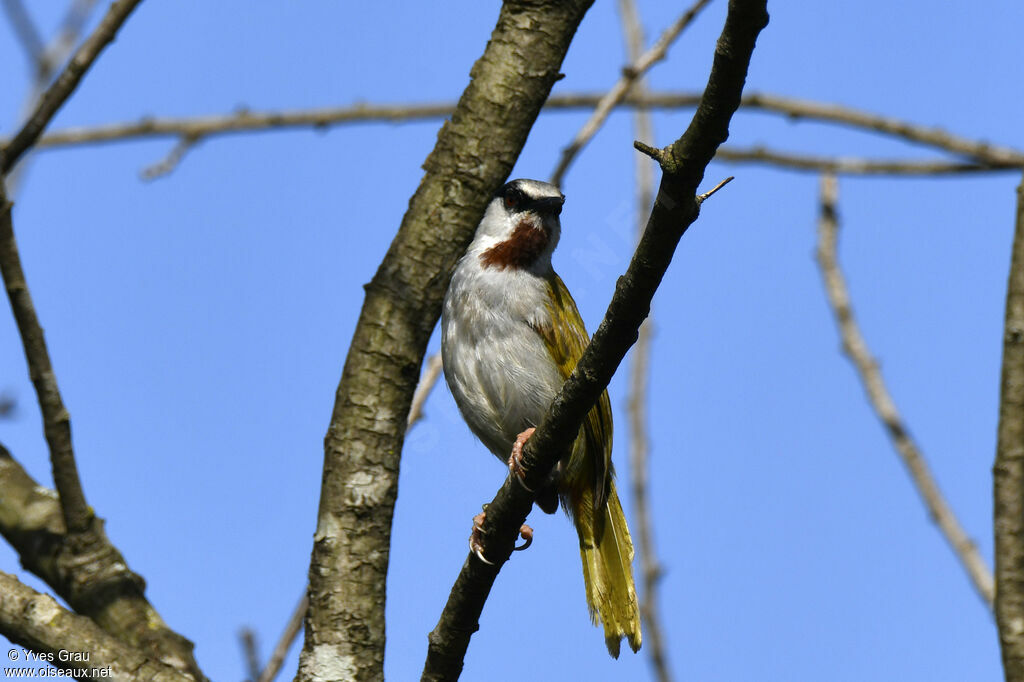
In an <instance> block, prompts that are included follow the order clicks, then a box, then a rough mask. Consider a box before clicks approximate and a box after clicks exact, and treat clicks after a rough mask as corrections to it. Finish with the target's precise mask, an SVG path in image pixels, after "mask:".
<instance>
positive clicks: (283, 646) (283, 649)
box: [253, 592, 309, 682]
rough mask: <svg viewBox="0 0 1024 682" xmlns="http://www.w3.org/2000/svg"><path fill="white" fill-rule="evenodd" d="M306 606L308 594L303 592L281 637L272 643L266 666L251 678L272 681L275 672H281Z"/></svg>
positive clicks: (260, 681) (304, 617)
mask: <svg viewBox="0 0 1024 682" xmlns="http://www.w3.org/2000/svg"><path fill="white" fill-rule="evenodd" d="M308 608H309V595H308V594H307V593H306V592H303V593H302V598H301V599H299V603H298V604H296V606H295V611H293V612H292V617H291V618H289V619H288V624H287V625H285V628H284V632H282V633H281V638H280V639H279V640H277V644H276V645H274V651H273V652H272V653H271V654H270V659H269V660H268V661H267V667H265V668H264V669H263V672H261V673H260V674H259V677H255V678H253V679H254V680H256V682H273V680H274V678H275V677H277V674H278V673H279V672H281V666H282V665H284V659H285V657H286V656H287V655H288V650H289V649H291V648H292V644H293V643H294V642H295V640H296V638H297V637H298V636H299V631H300V630H301V629H302V623H303V621H304V620H305V619H306V610H307V609H308Z"/></svg>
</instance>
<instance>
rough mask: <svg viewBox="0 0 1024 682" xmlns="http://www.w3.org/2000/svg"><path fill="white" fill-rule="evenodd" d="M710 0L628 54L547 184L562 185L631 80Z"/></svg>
mask: <svg viewBox="0 0 1024 682" xmlns="http://www.w3.org/2000/svg"><path fill="white" fill-rule="evenodd" d="M710 1H711V0H697V2H695V3H694V4H693V6H692V7H690V8H689V9H688V10H686V11H685V12H683V14H682V16H680V17H679V18H678V19H676V21H675V23H673V24H672V25H671V26H669V27H668V28H667V29H665V31H664V32H663V33H662V34H661V37H659V38H658V41H657V42H656V43H654V45H653V46H651V49H649V50H648V51H647V52H645V53H643V54H642V55H640V56H639V57H636V58H633V56H632V55H630V64H629V66H627V67H626V68H624V69H623V70H622V77H620V78H619V80H618V81H617V82H616V83H615V85H613V86H612V89H611V90H609V91H608V92H607V93H605V95H604V96H603V97H602V98H601V99H600V101H598V103H597V105H596V106H595V108H594V112H593V113H592V114H591V115H590V118H589V119H587V122H586V123H584V124H583V127H582V128H580V130H579V132H578V133H576V137H574V138H573V139H572V141H571V142H570V143H569V144H568V145H566V147H565V148H564V149H563V150H562V156H561V158H560V159H559V161H558V165H557V166H555V170H554V172H552V173H551V184H553V185H561V184H562V179H563V178H564V177H565V173H566V171H568V170H569V166H570V165H571V164H572V162H573V160H574V159H575V158H576V155H577V154H579V152H580V150H582V149H583V147H584V146H585V145H586V144H587V143H588V142H590V140H591V138H593V137H594V135H596V134H597V131H598V130H600V129H601V126H603V125H604V122H605V121H606V120H607V119H608V115H609V114H611V113H612V109H614V108H615V107H617V106H618V105H619V104H620V103H621V102H622V100H623V99H624V98H625V97H626V95H627V94H628V93H629V90H630V88H632V87H633V84H634V83H636V82H637V81H638V80H639V79H640V78H642V77H643V75H644V74H645V73H647V71H648V70H650V68H651V67H652V66H654V65H655V64H657V63H658V62H659V61H661V60H662V59H664V58H665V55H667V54H668V48H669V47H671V46H672V43H674V42H675V41H676V39H677V38H678V37H679V36H680V35H681V34H682V32H683V31H684V30H686V27H687V26H689V25H690V24H691V23H692V22H693V20H694V19H695V18H696V17H697V15H698V14H699V13H700V11H701V10H702V9H704V7H705V6H706V5H707V4H708V3H709V2H710Z"/></svg>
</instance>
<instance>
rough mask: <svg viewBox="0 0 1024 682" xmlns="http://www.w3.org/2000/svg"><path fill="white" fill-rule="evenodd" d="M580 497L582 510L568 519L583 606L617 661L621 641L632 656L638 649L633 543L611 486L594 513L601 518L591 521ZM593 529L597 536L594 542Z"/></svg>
mask: <svg viewBox="0 0 1024 682" xmlns="http://www.w3.org/2000/svg"><path fill="white" fill-rule="evenodd" d="M582 497H583V499H580V500H579V502H583V503H584V504H582V505H580V506H581V507H582V508H577V509H573V515H572V516H573V520H574V521H575V524H576V532H577V533H578V534H579V537H580V557H581V558H582V559H583V582H584V583H585V584H586V588H587V606H589V607H590V619H591V620H592V621H593V622H594V624H595V625H596V624H597V621H598V620H600V621H601V622H602V623H603V624H604V641H605V644H606V645H607V646H608V653H610V654H611V655H612V658H618V657H619V644H620V641H621V639H622V638H623V637H626V638H627V639H628V640H629V646H630V648H631V649H633V651H634V652H636V651H637V650H638V649H640V639H641V637H640V607H639V605H638V604H637V599H636V588H635V587H634V586H633V569H632V563H633V541H632V539H630V537H629V528H627V527H626V517H625V516H624V515H623V513H622V505H621V504H619V496H618V494H616V492H615V483H614V482H612V483H611V487H610V489H609V491H608V503H607V504H606V505H605V506H604V509H603V510H599V511H597V512H596V513H597V514H598V515H601V514H603V515H604V518H600V519H595V518H594V515H595V511H594V510H593V508H592V507H590V508H589V509H588V508H586V507H587V506H589V504H590V499H589V497H590V496H589V495H586V496H582ZM574 506H575V505H574ZM595 522H596V523H595ZM595 529H596V532H597V533H598V534H599V537H598V538H597V539H596V541H595V538H594V535H595Z"/></svg>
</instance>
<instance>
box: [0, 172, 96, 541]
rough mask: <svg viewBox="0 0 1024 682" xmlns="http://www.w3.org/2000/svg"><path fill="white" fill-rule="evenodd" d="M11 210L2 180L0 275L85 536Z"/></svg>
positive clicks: (64, 425) (71, 522) (68, 512)
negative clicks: (15, 236)
mask: <svg viewBox="0 0 1024 682" xmlns="http://www.w3.org/2000/svg"><path fill="white" fill-rule="evenodd" d="M11 208H12V205H11V203H10V202H9V201H7V195H6V193H5V191H4V188H3V182H2V180H0V273H2V275H3V280H4V288H5V289H6V290H7V298H8V300H9V301H10V303H11V311H12V312H13V313H14V319H15V320H16V322H17V324H18V333H19V334H20V336H21V342H22V346H23V347H24V349H25V359H26V360H27V361H28V368H29V375H30V376H31V378H32V385H33V386H35V389H36V396H37V397H38V398H39V409H40V411H41V412H42V414H43V432H44V434H45V435H46V443H47V445H48V446H49V448H50V463H51V465H52V467H53V482H54V484H55V485H56V487H57V493H58V494H59V495H60V504H61V510H62V511H63V513H64V524H65V527H66V528H67V529H68V532H72V533H74V532H81V531H84V530H85V529H86V528H88V527H89V523H90V521H91V519H92V512H91V511H90V509H89V506H88V504H86V502H85V493H84V492H83V490H82V482H81V480H80V479H79V477H78V465H77V464H76V463H75V453H74V451H73V450H72V447H71V415H70V414H68V411H67V408H65V407H64V401H63V399H62V398H61V395H60V389H59V388H57V377H56V375H55V374H54V372H53V365H52V364H51V362H50V353H49V351H48V350H47V348H46V340H45V339H44V338H43V328H42V326H40V324H39V318H38V317H37V316H36V309H35V305H33V303H32V295H31V294H30V293H29V291H28V284H27V283H26V282H25V273H24V272H23V271H22V268H21V257H20V256H19V255H18V244H17V242H16V241H15V240H14V226H13V221H12V219H11Z"/></svg>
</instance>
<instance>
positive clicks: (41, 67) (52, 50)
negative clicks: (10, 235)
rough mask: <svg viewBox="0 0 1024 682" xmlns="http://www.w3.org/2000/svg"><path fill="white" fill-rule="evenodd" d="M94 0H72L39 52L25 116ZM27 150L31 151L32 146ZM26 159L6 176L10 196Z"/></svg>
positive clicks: (66, 52) (75, 38)
mask: <svg viewBox="0 0 1024 682" xmlns="http://www.w3.org/2000/svg"><path fill="white" fill-rule="evenodd" d="M95 4H96V0H73V2H72V3H71V5H70V6H69V7H68V10H67V12H66V13H65V14H64V19H63V20H62V21H61V23H60V28H59V29H58V30H57V36H56V37H55V38H54V39H53V40H52V41H50V44H49V45H47V46H46V47H44V48H43V49H42V50H41V51H40V52H39V53H38V54H37V55H36V61H35V68H34V72H35V73H34V76H33V78H32V87H31V88H30V90H29V94H28V96H27V97H26V98H25V101H24V103H23V104H22V107H21V119H22V120H24V119H27V118H28V117H29V116H30V115H31V114H32V111H33V110H34V109H35V107H36V104H38V102H39V97H40V96H41V95H42V94H43V92H44V91H45V90H46V86H47V85H49V84H50V79H51V78H53V73H54V71H56V70H57V67H58V66H60V65H61V64H63V63H64V60H65V59H67V56H68V55H69V54H71V51H72V50H73V49H74V47H75V43H76V42H77V41H78V36H79V34H81V32H82V29H83V28H84V27H85V22H86V21H88V20H89V15H90V14H91V12H92V8H93V6H95ZM28 153H29V154H30V155H31V153H32V152H31V150H30V151H29V152H28ZM27 161H28V159H27V158H22V159H21V163H19V164H18V166H17V168H16V169H14V172H12V173H11V174H10V175H8V177H7V189H8V191H9V192H10V195H11V196H17V193H18V189H17V188H18V186H19V185H20V184H21V179H22V178H23V177H24V174H25V171H26V168H27V167H28V163H27Z"/></svg>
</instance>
